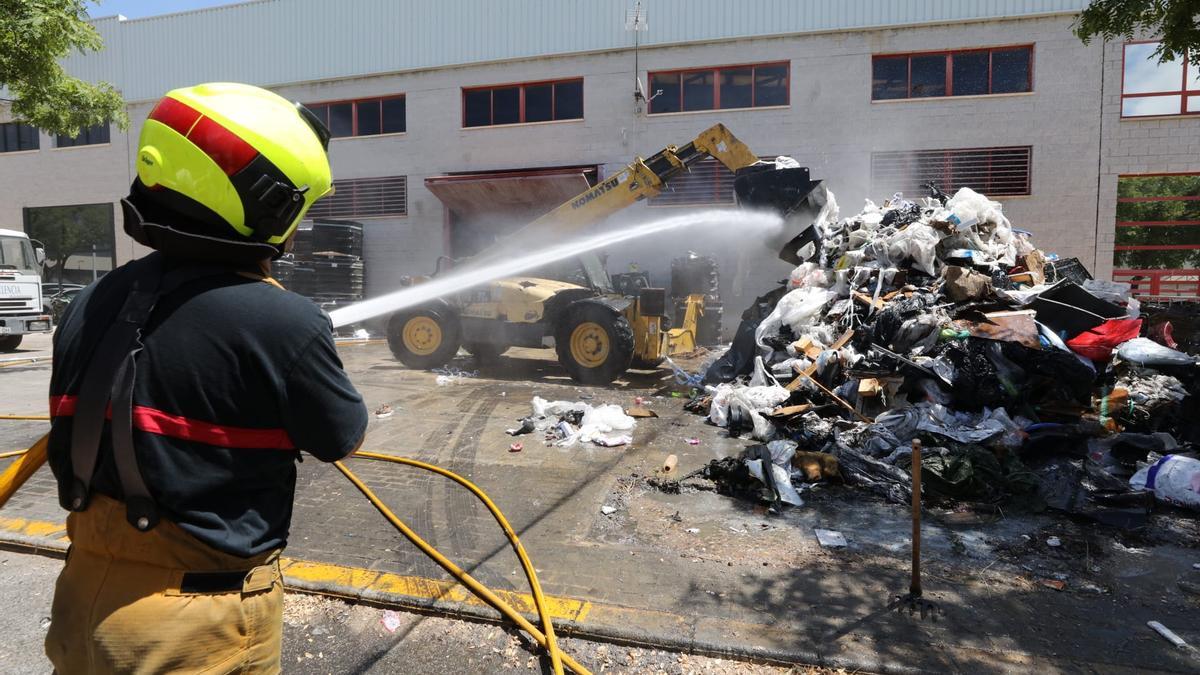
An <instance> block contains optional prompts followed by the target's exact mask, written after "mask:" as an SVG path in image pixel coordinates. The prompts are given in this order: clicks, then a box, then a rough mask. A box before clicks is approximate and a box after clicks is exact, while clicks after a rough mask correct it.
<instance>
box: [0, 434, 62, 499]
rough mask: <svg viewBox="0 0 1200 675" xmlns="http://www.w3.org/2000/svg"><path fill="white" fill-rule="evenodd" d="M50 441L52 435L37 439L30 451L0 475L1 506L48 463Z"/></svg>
mask: <svg viewBox="0 0 1200 675" xmlns="http://www.w3.org/2000/svg"><path fill="white" fill-rule="evenodd" d="M49 440H50V434H46V435H45V436H42V437H41V438H39V439H37V441H35V442H34V444H33V445H31V446H29V449H28V450H26V451H25V452H23V453H21V456H20V458H19V459H17V461H15V462H13V463H12V464H9V465H8V468H6V469H5V470H4V472H3V473H0V506H4V504H5V503H6V502H8V500H9V498H11V497H12V496H13V495H15V494H16V493H17V490H18V489H19V488H20V487H21V486H22V485H24V484H25V481H27V480H29V477H30V476H32V475H33V474H34V473H36V472H37V470H38V469H40V468H41V466H42V465H43V464H45V463H46V445H47V443H48V442H49Z"/></svg>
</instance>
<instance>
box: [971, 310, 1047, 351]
mask: <svg viewBox="0 0 1200 675" xmlns="http://www.w3.org/2000/svg"><path fill="white" fill-rule="evenodd" d="M1035 314H1036V312H1034V311H1033V310H1030V309H1025V310H1019V311H1014V312H989V313H987V314H984V315H983V317H984V319H985V320H984V321H971V320H969V319H959V320H957V321H954V322H952V323H951V325H952V326H954V327H955V328H957V329H959V330H965V331H967V333H968V334H969V335H971V336H972V337H977V338H984V339H987V340H996V341H998V342H1016V343H1017V344H1019V345H1021V346H1024V347H1028V348H1030V349H1041V348H1042V343H1041V341H1040V340H1039V339H1038V329H1037V323H1036V322H1035V321H1034V316H1035Z"/></svg>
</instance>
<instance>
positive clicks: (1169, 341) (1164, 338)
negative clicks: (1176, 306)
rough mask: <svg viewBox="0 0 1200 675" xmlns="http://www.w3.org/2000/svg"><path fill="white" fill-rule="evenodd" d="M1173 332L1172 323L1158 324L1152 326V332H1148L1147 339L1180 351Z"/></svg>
mask: <svg viewBox="0 0 1200 675" xmlns="http://www.w3.org/2000/svg"><path fill="white" fill-rule="evenodd" d="M1173 330H1174V326H1172V325H1171V322H1170V321H1164V322H1162V323H1156V324H1154V325H1153V326H1150V330H1148V331H1146V337H1148V338H1150V339H1151V340H1154V341H1155V342H1157V343H1158V344H1160V345H1163V346H1164V347H1170V348H1171V349H1179V345H1178V344H1177V343H1176V342H1175V338H1174V337H1172V336H1171V333H1172V331H1173Z"/></svg>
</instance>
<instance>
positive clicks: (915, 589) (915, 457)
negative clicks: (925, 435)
mask: <svg viewBox="0 0 1200 675" xmlns="http://www.w3.org/2000/svg"><path fill="white" fill-rule="evenodd" d="M912 511H913V513H912V584H911V585H910V586H909V587H908V592H909V593H910V594H912V597H914V598H919V597H921V441H920V440H918V439H915V438H914V439H913V442H912Z"/></svg>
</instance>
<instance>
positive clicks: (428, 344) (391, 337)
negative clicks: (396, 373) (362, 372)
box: [387, 307, 462, 370]
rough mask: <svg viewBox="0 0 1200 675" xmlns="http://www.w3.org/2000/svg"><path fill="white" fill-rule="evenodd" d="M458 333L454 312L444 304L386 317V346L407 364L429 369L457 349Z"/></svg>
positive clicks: (437, 365) (446, 361)
mask: <svg viewBox="0 0 1200 675" xmlns="http://www.w3.org/2000/svg"><path fill="white" fill-rule="evenodd" d="M413 322H417V323H416V324H414V323H413ZM406 329H408V332H407V339H406V332H405V331H406ZM461 336H462V327H461V326H460V325H459V322H458V315H457V314H455V313H454V312H453V311H451V310H449V309H447V308H444V307H438V308H429V307H426V308H421V309H415V310H412V311H407V312H398V313H396V314H394V315H392V318H391V319H389V320H388V329H387V340H388V347H390V348H391V350H392V355H393V356H395V357H396V358H397V359H399V361H400V363H403V364H404V365H406V366H408V367H409V368H418V369H420V370H429V369H430V368H440V367H442V366H444V365H446V364H447V363H449V362H450V360H451V359H453V358H454V355H455V354H457V353H458V347H459V345H460V340H461Z"/></svg>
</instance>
